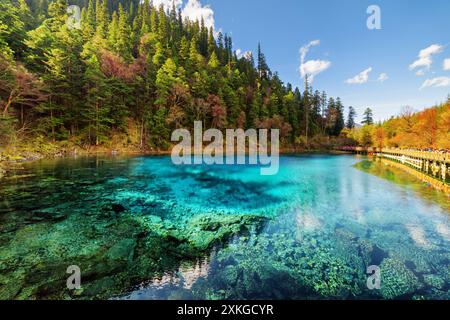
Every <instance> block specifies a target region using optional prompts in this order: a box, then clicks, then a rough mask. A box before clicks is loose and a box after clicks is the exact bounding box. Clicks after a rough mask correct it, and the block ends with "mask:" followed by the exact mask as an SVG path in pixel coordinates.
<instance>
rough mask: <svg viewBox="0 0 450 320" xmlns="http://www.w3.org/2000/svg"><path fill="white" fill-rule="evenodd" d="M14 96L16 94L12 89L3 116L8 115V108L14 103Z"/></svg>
mask: <svg viewBox="0 0 450 320" xmlns="http://www.w3.org/2000/svg"><path fill="white" fill-rule="evenodd" d="M13 96H14V90H13V91H11V93H10V94H9V97H8V102H6V105H5V108H4V109H3V117H6V116H7V115H8V109H9V107H10V106H11V104H12V101H13Z"/></svg>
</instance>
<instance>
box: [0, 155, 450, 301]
mask: <svg viewBox="0 0 450 320" xmlns="http://www.w3.org/2000/svg"><path fill="white" fill-rule="evenodd" d="M281 160H282V162H281V167H280V173H279V174H278V175H277V176H275V177H270V178H267V177H261V176H259V174H257V172H259V170H258V168H253V167H234V166H231V167H230V166H223V167H203V166H199V167H198V166H195V167H174V166H172V165H171V164H170V158H165V157H155V158H114V159H110V158H96V159H85V158H81V159H78V160H76V161H67V160H64V161H63V160H60V161H55V162H51V163H45V162H43V163H42V164H39V165H31V164H30V165H29V166H28V165H25V166H24V169H23V170H17V172H15V173H14V174H15V175H18V176H21V175H30V176H28V177H26V178H23V179H12V180H3V181H2V183H1V185H0V298H3V299H105V298H127V299H135V298H136V299H145V298H148V299H405V298H406V299H446V297H448V291H449V282H450V269H449V263H448V262H449V261H450V251H449V250H448V248H449V239H450V238H449V237H448V235H449V233H448V232H449V230H450V228H449V221H448V211H447V209H446V208H447V207H446V206H445V204H444V203H443V202H439V201H434V200H433V201H431V200H430V199H429V198H427V197H424V198H421V197H419V195H420V193H417V192H416V191H413V192H410V190H409V185H408V183H407V180H406V177H404V178H405V180H404V184H397V183H391V182H390V181H388V180H385V179H378V178H377V177H374V176H371V175H367V174H366V173H365V172H363V171H360V170H354V169H353V168H352V167H351V166H352V165H353V164H354V163H355V161H356V160H355V159H354V158H353V157H347V156H343V157H334V156H308V157H283V158H282V159H281ZM380 172H381V171H380ZM398 174H400V173H398ZM396 175H397V172H394V171H392V172H391V173H390V177H391V180H392V179H394V180H395V179H396V178H395V176H396ZM402 177H403V176H402ZM402 179H403V178H402ZM392 208H395V210H393V209H392ZM70 265H78V266H79V267H80V269H81V276H82V280H81V283H82V289H81V290H75V291H71V290H68V289H67V288H66V279H67V277H68V276H69V275H68V274H67V273H66V269H67V267H68V266H70ZM370 265H379V266H380V265H381V266H382V269H383V271H382V272H383V273H385V274H386V277H387V278H386V282H383V279H382V287H383V283H384V285H385V287H384V289H382V290H380V291H377V290H375V291H371V290H368V288H367V285H366V281H367V274H366V270H367V267H368V266H370Z"/></svg>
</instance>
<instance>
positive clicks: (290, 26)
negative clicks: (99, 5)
mask: <svg viewBox="0 0 450 320" xmlns="http://www.w3.org/2000/svg"><path fill="white" fill-rule="evenodd" d="M159 1H163V2H164V0H159ZM177 1H180V2H181V0H177ZM188 1H189V2H190V9H191V10H190V11H189V10H186V14H187V15H189V16H191V17H194V16H195V15H196V14H199V13H200V14H207V15H209V20H210V21H211V23H212V19H213V20H214V25H215V28H216V30H220V29H221V30H222V31H223V32H224V33H225V32H227V33H229V34H231V35H232V37H233V44H234V48H235V49H240V50H242V51H247V50H250V51H253V52H255V51H256V47H257V44H258V41H260V42H261V45H262V48H263V51H264V53H265V55H266V58H267V60H268V63H269V66H270V67H271V68H272V70H274V71H278V72H279V74H280V77H281V79H282V80H283V81H284V82H290V83H292V84H293V85H294V86H301V85H302V83H303V80H302V78H301V75H300V71H299V69H300V64H301V58H300V53H299V50H300V48H301V47H304V46H306V45H307V44H308V43H310V42H311V41H313V40H319V41H318V42H316V43H313V44H315V45H313V46H311V48H310V49H309V51H308V52H307V54H306V55H305V59H304V61H303V62H304V63H306V62H308V61H310V60H316V61H315V62H314V61H313V62H312V63H311V64H312V66H314V64H315V63H316V64H318V65H319V66H322V67H327V66H328V68H327V69H326V70H324V71H322V72H321V73H319V74H317V75H315V77H314V81H313V86H314V88H316V89H318V90H325V91H327V92H328V93H329V95H331V96H335V97H337V96H339V97H340V98H341V99H342V101H343V103H344V104H345V105H346V106H350V105H352V106H354V107H355V108H356V110H357V112H358V114H359V115H361V114H362V112H363V110H364V109H365V108H366V107H368V106H370V107H372V109H373V110H374V113H375V118H376V119H377V120H381V119H386V118H389V117H390V116H392V115H397V114H398V113H399V112H400V110H401V108H402V107H403V106H406V105H409V106H411V107H413V108H414V109H416V110H420V109H423V108H425V107H429V106H432V105H434V104H435V103H439V102H442V101H444V100H445V99H446V97H447V95H448V94H449V93H450V60H448V61H447V62H446V65H447V68H448V69H449V70H444V69H446V68H444V61H445V59H450V46H449V45H450V1H448V0H432V1H425V0H395V1H393V0H371V1H366V0H341V1H337V0H315V1H311V0H309V1H306V0H284V1H275V0H264V1H261V0H184V2H185V4H184V5H186V3H187V2H188ZM373 4H375V5H378V6H379V7H380V9H381V27H382V29H381V30H369V29H368V28H367V24H366V21H367V19H368V17H369V14H367V12H366V11H367V8H368V6H369V5H373ZM205 6H207V7H209V9H210V10H208V8H205ZM212 14H213V16H212ZM319 42H320V44H318V43H319ZM432 45H434V46H432ZM424 49H426V50H424ZM421 50H424V51H423V52H422V55H421V57H419V54H420V51H421ZM414 62H416V66H415V68H413V66H412V65H413V64H414ZM370 68H371V69H370ZM364 70H366V74H367V79H366V77H364V74H361V75H360V76H359V77H356V76H357V75H358V74H360V73H361V72H363V71H364ZM369 71H370V72H369ZM418 73H419V74H421V75H418ZM380 74H385V76H383V77H384V78H386V76H387V80H385V81H378V79H379V77H380ZM352 78H354V79H353V81H350V82H353V83H347V82H346V81H347V80H349V79H352ZM427 80H428V81H427ZM355 82H358V83H355ZM424 84H425V86H424ZM423 86H424V87H423Z"/></svg>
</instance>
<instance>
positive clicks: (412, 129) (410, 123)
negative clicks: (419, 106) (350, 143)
mask: <svg viewBox="0 0 450 320" xmlns="http://www.w3.org/2000/svg"><path fill="white" fill-rule="evenodd" d="M348 136H349V137H350V138H353V139H355V140H356V141H357V142H358V144H360V145H363V146H373V147H378V148H382V147H396V148H415V149H425V148H432V149H450V99H449V100H448V101H447V102H446V103H444V104H442V105H440V106H437V107H433V108H429V109H426V110H424V111H421V112H417V113H414V112H412V110H411V109H410V108H404V109H403V111H402V113H401V114H400V115H399V116H398V117H395V118H391V119H389V120H387V121H385V122H383V123H379V124H374V125H366V126H364V127H361V128H357V129H354V130H351V131H350V132H348Z"/></svg>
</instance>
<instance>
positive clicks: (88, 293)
mask: <svg viewBox="0 0 450 320" xmlns="http://www.w3.org/2000/svg"><path fill="white" fill-rule="evenodd" d="M222 220H223V221H222ZM262 223H264V219H263V218H260V217H253V216H245V217H244V216H242V217H240V216H236V217H225V218H224V219H221V217H208V218H198V219H195V220H193V221H192V222H191V223H189V224H188V225H186V226H182V227H181V226H180V228H176V227H174V226H173V225H165V224H164V223H161V221H160V220H158V219H152V217H136V216H134V215H131V214H129V213H124V214H123V215H120V216H115V213H114V212H113V211H111V212H109V213H108V214H104V215H103V216H101V217H98V216H85V217H83V218H82V219H80V217H79V216H69V217H68V218H67V219H65V220H63V221H59V222H57V223H48V222H40V223H33V224H30V225H26V226H24V227H23V228H21V229H19V230H17V231H16V232H15V234H14V237H13V238H12V239H9V242H8V240H7V239H5V237H4V235H2V237H1V239H2V241H4V240H6V241H7V243H6V244H7V245H8V247H7V248H8V250H5V247H4V246H2V248H1V249H0V273H1V277H0V299H72V298H76V299H94V298H95V299H104V298H109V297H111V296H114V295H117V294H121V293H124V289H126V288H130V287H133V286H135V285H138V284H140V283H142V282H145V281H147V280H148V279H152V278H154V277H155V276H157V275H158V274H163V273H165V272H167V270H176V269H177V268H178V267H179V265H180V263H181V262H182V261H185V260H187V261H196V259H198V258H200V257H203V256H204V255H205V254H206V253H207V251H208V250H209V249H211V248H212V247H213V246H215V245H223V244H225V243H226V241H227V240H228V239H229V238H230V237H232V236H233V235H235V234H237V233H240V234H241V233H242V234H244V233H245V232H250V230H252V229H253V228H255V227H258V228H260V227H261V225H260V224H262ZM258 225H259V226H258ZM193 235H195V236H193ZM11 248H13V249H14V250H11ZM19 259H20V260H19ZM70 265H77V266H79V267H80V269H81V274H82V284H83V285H82V290H77V291H69V290H67V288H66V279H67V277H68V275H67V274H66V269H67V267H68V266H70Z"/></svg>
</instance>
